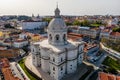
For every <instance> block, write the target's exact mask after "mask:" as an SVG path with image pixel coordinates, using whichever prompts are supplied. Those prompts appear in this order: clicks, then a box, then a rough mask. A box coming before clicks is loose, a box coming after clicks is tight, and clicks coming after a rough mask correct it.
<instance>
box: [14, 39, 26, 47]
mask: <svg viewBox="0 0 120 80" xmlns="http://www.w3.org/2000/svg"><path fill="white" fill-rule="evenodd" d="M26 45H28V40H25V39H18V40H16V41H14V42H13V46H14V47H15V48H22V47H24V46H26Z"/></svg>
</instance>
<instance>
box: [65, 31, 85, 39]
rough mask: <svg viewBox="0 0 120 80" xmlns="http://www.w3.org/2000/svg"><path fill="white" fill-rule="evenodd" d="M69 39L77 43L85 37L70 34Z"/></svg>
mask: <svg viewBox="0 0 120 80" xmlns="http://www.w3.org/2000/svg"><path fill="white" fill-rule="evenodd" d="M67 37H68V39H70V40H73V41H77V40H79V39H82V37H83V35H81V34H76V33H68V35H67Z"/></svg>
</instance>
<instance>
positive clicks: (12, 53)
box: [0, 49, 20, 58]
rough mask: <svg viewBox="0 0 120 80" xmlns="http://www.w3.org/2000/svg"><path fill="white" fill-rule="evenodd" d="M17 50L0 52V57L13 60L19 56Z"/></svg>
mask: <svg viewBox="0 0 120 80" xmlns="http://www.w3.org/2000/svg"><path fill="white" fill-rule="evenodd" d="M19 51H20V50H19V49H8V50H0V57H1V58H3V57H6V58H13V57H17V56H18V55H20V52H19Z"/></svg>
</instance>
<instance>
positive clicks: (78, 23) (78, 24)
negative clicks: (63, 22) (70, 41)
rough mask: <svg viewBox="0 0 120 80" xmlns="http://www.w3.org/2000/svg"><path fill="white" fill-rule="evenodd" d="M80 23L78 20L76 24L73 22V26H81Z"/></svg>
mask: <svg viewBox="0 0 120 80" xmlns="http://www.w3.org/2000/svg"><path fill="white" fill-rule="evenodd" d="M80 24H81V23H80V22H79V21H78V20H75V21H74V22H73V25H77V26H80Z"/></svg>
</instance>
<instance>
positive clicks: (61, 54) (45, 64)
mask: <svg viewBox="0 0 120 80" xmlns="http://www.w3.org/2000/svg"><path fill="white" fill-rule="evenodd" d="M83 48H84V42H82V41H81V42H73V41H70V40H67V27H66V24H65V22H64V21H63V19H62V18H61V16H60V10H59V9H58V8H56V10H55V18H54V19H52V21H51V22H50V24H49V26H48V39H47V40H43V41H41V42H37V43H33V44H32V45H31V53H32V62H33V64H34V65H35V66H37V67H40V68H41V69H42V70H43V71H44V72H46V73H48V74H49V75H50V76H51V77H53V78H54V80H61V79H62V78H63V77H64V76H65V75H67V74H70V73H74V72H75V71H76V70H77V67H78V65H79V64H81V63H82V61H83Z"/></svg>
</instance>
